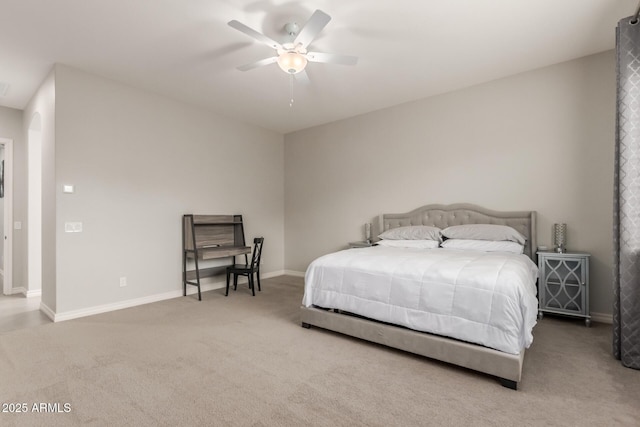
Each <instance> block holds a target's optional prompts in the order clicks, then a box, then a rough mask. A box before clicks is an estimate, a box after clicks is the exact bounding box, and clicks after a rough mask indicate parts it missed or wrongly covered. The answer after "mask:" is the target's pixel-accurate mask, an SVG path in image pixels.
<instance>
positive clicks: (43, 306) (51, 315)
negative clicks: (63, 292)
mask: <svg viewBox="0 0 640 427" xmlns="http://www.w3.org/2000/svg"><path fill="white" fill-rule="evenodd" d="M40 311H41V312H43V313H44V314H45V316H47V317H48V318H49V319H51V320H52V321H53V322H55V321H56V314H55V313H54V312H53V310H51V309H50V308H49V307H48V306H47V305H46V304H45V303H43V302H42V301H40Z"/></svg>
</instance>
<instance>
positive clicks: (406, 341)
mask: <svg viewBox="0 0 640 427" xmlns="http://www.w3.org/2000/svg"><path fill="white" fill-rule="evenodd" d="M461 224H500V225H508V226H510V227H513V228H515V229H516V230H518V231H519V232H520V233H522V234H523V235H524V236H525V237H526V238H527V242H526V245H525V251H524V253H525V254H526V255H528V256H529V257H531V258H532V259H533V257H534V254H535V251H536V247H537V246H536V222H535V212H534V211H521V212H498V211H492V210H488V209H485V208H482V207H479V206H475V205H471V204H466V203H459V204H453V205H426V206H422V207H420V208H417V209H414V210H413V211H411V212H407V213H403V214H383V215H380V217H379V218H378V221H377V223H376V224H374V233H373V235H374V236H377V235H378V234H379V233H380V232H382V231H386V230H389V229H391V228H396V227H404V226H409V225H431V226H436V227H439V228H442V229H444V228H446V227H448V226H451V225H461ZM300 310H301V312H300V318H301V322H302V326H303V327H305V328H310V327H311V325H313V326H317V327H319V328H323V329H328V330H331V331H335V332H340V333H342V334H345V335H349V336H353V337H356V338H361V339H364V340H367V341H371V342H375V343H378V344H382V345H386V346H389V347H393V348H397V349H400V350H404V351H408V352H411V353H415V354H419V355H422V356H426V357H430V358H432V359H437V360H440V361H443V362H448V363H452V364H454V365H458V366H462V367H465V368H469V369H473V370H475V371H479V372H483V373H486V374H489V375H493V376H495V377H498V378H499V379H500V382H501V383H502V385H503V386H505V387H509V388H512V389H514V390H516V389H517V386H518V382H519V381H520V379H521V376H522V363H523V360H524V349H523V350H522V351H521V352H520V354H519V355H514V354H509V353H503V352H501V351H498V350H494V349H491V348H487V347H483V346H480V345H476V344H470V343H467V342H464V341H459V340H455V339H452V338H446V337H442V336H439V335H433V334H428V333H424V332H417V331H414V330H411V329H407V328H403V327H399V326H394V325H389V324H385V323H381V322H377V321H374V320H369V319H365V318H362V317H357V316H353V315H349V314H343V313H340V312H338V311H334V310H327V309H323V308H315V307H304V306H302V307H301V308H300Z"/></svg>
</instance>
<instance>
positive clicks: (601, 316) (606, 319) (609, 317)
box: [590, 312, 613, 325]
mask: <svg viewBox="0 0 640 427" xmlns="http://www.w3.org/2000/svg"><path fill="white" fill-rule="evenodd" d="M590 314H591V320H593V321H594V322H600V323H608V324H610V325H611V324H613V314H609V313H594V312H591V313H590Z"/></svg>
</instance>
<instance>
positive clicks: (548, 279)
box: [538, 251, 591, 326]
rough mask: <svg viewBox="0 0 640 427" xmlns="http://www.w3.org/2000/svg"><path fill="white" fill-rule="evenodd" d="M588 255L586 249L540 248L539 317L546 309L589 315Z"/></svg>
mask: <svg viewBox="0 0 640 427" xmlns="http://www.w3.org/2000/svg"><path fill="white" fill-rule="evenodd" d="M589 257H590V254H588V253H584V252H564V253H558V252H546V251H540V252H538V269H539V279H538V300H539V309H538V317H539V318H540V319H542V316H543V315H544V313H553V314H563V315H567V316H574V317H581V318H584V322H585V325H587V326H591V316H590V315H589Z"/></svg>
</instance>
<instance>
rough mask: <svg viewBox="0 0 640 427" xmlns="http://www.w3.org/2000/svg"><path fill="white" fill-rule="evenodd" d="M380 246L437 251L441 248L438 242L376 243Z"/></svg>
mask: <svg viewBox="0 0 640 427" xmlns="http://www.w3.org/2000/svg"><path fill="white" fill-rule="evenodd" d="M376 244H377V245H378V246H387V247H390V248H417V249H435V248H437V247H439V246H440V242H438V241H437V240H380V241H379V242H376Z"/></svg>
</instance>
